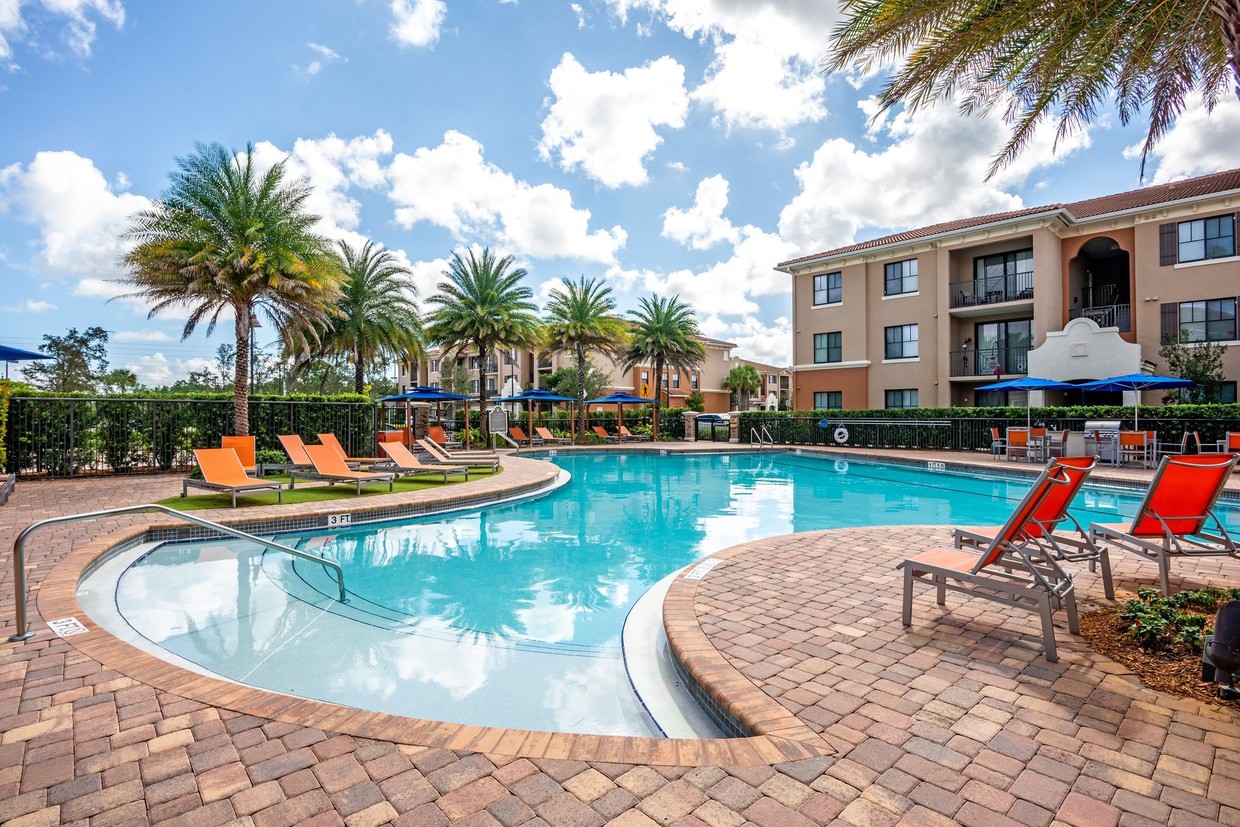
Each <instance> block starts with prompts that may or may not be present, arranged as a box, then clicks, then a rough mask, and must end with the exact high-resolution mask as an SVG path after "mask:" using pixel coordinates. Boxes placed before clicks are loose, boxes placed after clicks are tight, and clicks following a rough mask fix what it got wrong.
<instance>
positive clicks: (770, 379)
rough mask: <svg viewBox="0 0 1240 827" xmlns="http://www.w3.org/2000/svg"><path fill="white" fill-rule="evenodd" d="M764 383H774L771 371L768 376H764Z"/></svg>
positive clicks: (773, 375)
mask: <svg viewBox="0 0 1240 827" xmlns="http://www.w3.org/2000/svg"><path fill="white" fill-rule="evenodd" d="M766 383H767V384H768V385H774V384H775V374H773V373H772V374H770V375H768V376H767V377H766Z"/></svg>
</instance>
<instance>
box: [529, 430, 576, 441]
mask: <svg viewBox="0 0 1240 827" xmlns="http://www.w3.org/2000/svg"><path fill="white" fill-rule="evenodd" d="M534 433H536V434H538V436H539V437H540V438H541V439H542V441H543V442H550V443H555V444H558V445H567V444H568V443H569V442H571V441H572V440H570V439H569V438H568V437H566V436H556V435H555V434H553V433H551V431H550V430H548V429H547V428H535V429H534Z"/></svg>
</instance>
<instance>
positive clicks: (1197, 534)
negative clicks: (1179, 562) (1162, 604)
mask: <svg viewBox="0 0 1240 827" xmlns="http://www.w3.org/2000/svg"><path fill="white" fill-rule="evenodd" d="M1236 460H1237V457H1236V455H1235V454H1192V455H1188V456H1165V457H1163V458H1162V461H1161V462H1160V463H1159V464H1158V469H1157V470H1156V471H1155V472H1154V478H1153V479H1152V480H1150V490H1149V491H1147V492H1146V494H1145V500H1144V501H1143V502H1142V503H1141V507H1140V508H1139V509H1138V510H1137V515H1136V516H1135V517H1133V518H1132V524H1131V525H1129V526H1127V527H1125V526H1118V525H1105V524H1103V523H1094V524H1092V525H1090V527H1089V535H1090V537H1091V538H1092V539H1093V540H1094V541H1095V542H1097V541H1098V540H1099V539H1102V540H1104V541H1106V542H1109V543H1113V544H1114V545H1116V546H1119V547H1120V548H1122V549H1124V550H1125V551H1130V552H1132V553H1133V554H1136V555H1138V556H1140V557H1144V558H1146V559H1147V560H1153V561H1154V562H1156V563H1157V564H1158V580H1159V587H1160V588H1161V589H1162V593H1163V594H1170V590H1171V572H1170V569H1171V558H1172V557H1177V556H1178V557H1194V556H1208V555H1214V556H1220V557H1221V556H1230V557H1240V548H1238V547H1237V546H1236V543H1235V541H1234V540H1232V538H1231V537H1230V536H1229V535H1228V534H1227V530H1226V529H1224V528H1223V524H1222V523H1221V522H1219V519H1218V517H1216V516H1215V514H1214V511H1213V509H1214V503H1215V502H1217V501H1218V498H1219V495H1220V494H1222V493H1223V486H1224V485H1226V484H1227V479H1228V477H1229V476H1230V475H1231V472H1232V469H1233V468H1234V467H1235V465H1236Z"/></svg>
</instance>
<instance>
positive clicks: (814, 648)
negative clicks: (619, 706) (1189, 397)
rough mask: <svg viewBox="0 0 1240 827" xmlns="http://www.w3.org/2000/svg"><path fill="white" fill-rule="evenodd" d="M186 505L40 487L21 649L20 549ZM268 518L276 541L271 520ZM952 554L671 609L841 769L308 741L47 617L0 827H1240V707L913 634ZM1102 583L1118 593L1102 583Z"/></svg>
mask: <svg viewBox="0 0 1240 827" xmlns="http://www.w3.org/2000/svg"><path fill="white" fill-rule="evenodd" d="M945 458H948V459H952V460H956V459H960V458H959V457H958V456H954V455H948V456H947V457H945ZM538 465H540V464H538V463H532V462H531V463H522V462H519V461H510V462H509V463H508V468H509V470H506V472H505V474H502V475H500V477H498V478H496V479H502V478H504V477H505V476H508V475H509V474H513V475H514V476H509V477H508V482H509V483H513V482H520V479H521V475H522V474H529V475H536V474H538V473H543V472H541V471H537V470H535V469H536V468H537V467H538ZM522 466H527V467H525V468H524V469H523V468H522ZM479 484H492V483H491V481H490V480H484V481H479ZM177 490H179V485H178V483H177V482H176V481H175V479H174V478H171V477H135V478H129V479H124V480H117V479H109V480H66V481H49V482H23V483H19V485H18V487H17V490H16V491H15V493H14V495H13V497H12V499H11V500H10V502H9V504H8V505H7V506H5V507H3V508H0V565H3V566H4V570H5V572H6V574H5V575H4V580H3V581H2V582H3V586H0V598H2V600H0V613H2V614H3V626H2V627H0V630H2V631H3V634H4V636H5V637H7V636H8V634H9V633H10V632H11V630H12V611H13V589H12V586H13V581H12V575H11V573H9V572H10V570H11V560H10V558H9V551H10V548H11V545H12V542H13V539H14V536H15V535H16V532H17V531H18V530H19V529H20V528H21V527H22V526H24V525H26V524H28V523H30V522H32V521H34V520H37V519H40V518H42V517H45V516H53V515H57V514H66V513H74V512H78V511H84V510H90V509H94V508H104V507H109V506H115V505H122V504H129V503H139V502H149V501H152V500H154V499H159V498H162V497H166V496H169V495H170V494H172V493H175V492H176V491H177ZM462 490H464V489H462ZM397 496H400V495H397ZM376 502H377V500H371V499H368V500H367V502H366V505H367V506H372V505H374V504H375V503H376ZM331 505H332V510H340V508H341V507H342V506H341V504H340V503H332V504H331ZM245 511H246V514H245V516H246V518H252V517H253V516H255V512H258V511H259V509H246V510H245ZM262 511H264V512H265V511H268V509H262ZM225 514H226V512H211V513H210V515H211V516H212V517H221V516H224V515H225ZM150 521H151V518H143V517H138V518H125V519H112V520H109V521H106V522H98V523H93V524H82V525H76V526H68V527H57V528H53V529H51V530H48V531H47V532H46V533H45V534H40V535H39V540H38V541H37V542H36V543H35V547H34V548H33V553H32V559H31V560H30V561H29V574H28V577H29V579H30V581H31V584H32V587H33V588H34V589H35V590H36V592H37V589H38V587H39V586H40V585H41V584H42V583H43V581H44V579H45V578H46V577H47V575H48V573H49V571H50V570H51V569H52V568H53V567H54V566H55V565H56V564H57V563H59V562H60V561H62V560H65V559H66V558H68V557H70V556H71V554H72V553H73V552H74V550H75V549H76V550H79V551H80V550H81V549H83V548H84V547H86V546H87V545H88V544H90V543H92V542H94V541H96V540H97V539H98V538H100V537H103V536H106V535H111V534H114V533H116V532H118V531H120V530H122V529H124V528H125V527H126V525H133V524H137V523H139V522H141V523H145V522H150ZM947 536H948V532H947V530H946V529H943V528H941V527H933V528H925V527H922V528H918V527H902V528H899V529H882V530H875V529H864V530H862V529H850V530H839V531H828V532H818V533H814V534H805V535H796V536H793V537H790V538H779V539H775V540H763V541H758V542H755V543H750V544H747V545H745V546H741V547H736V548H733V549H729V550H728V551H726V552H723V553H721V554H718V555H715V556H717V557H721V558H725V562H724V563H723V564H722V565H720V566H718V567H717V568H715V569H714V570H713V571H711V572H710V574H709V575H708V576H707V577H706V578H705V579H704V580H702V581H685V580H680V581H677V583H676V584H675V585H674V586H673V588H672V591H671V592H670V593H669V597H668V601H667V603H666V606H665V619H666V621H667V625H668V627H669V635H671V636H673V637H674V642H675V643H676V644H677V645H680V646H682V647H691V646H695V645H697V643H698V642H699V641H702V640H704V641H706V642H707V643H708V644H709V654H711V655H712V656H713V657H715V658H717V659H718V661H719V667H718V668H717V669H713V670H708V671H710V672H711V680H713V681H715V682H717V683H718V684H719V686H721V687H725V688H726V687H732V686H738V685H739V683H743V684H744V689H745V693H738V694H737V695H736V696H735V697H736V698H737V705H738V707H744V709H742V710H740V711H741V712H744V711H745V710H756V713H755V716H756V717H754V718H751V719H753V720H758V719H762V718H763V717H764V716H769V715H773V714H774V713H772V712H771V711H770V710H768V709H767V708H766V707H764V706H763V705H762V704H761V703H756V702H755V700H754V698H755V694H756V691H755V689H754V687H757V688H758V690H757V691H760V692H761V693H764V694H762V695H760V696H758V697H759V700H762V699H765V700H766V702H767V703H768V704H769V706H771V707H777V708H778V712H779V714H783V715H791V716H795V718H796V719H797V721H798V722H799V724H800V725H801V726H803V727H804V728H805V730H806V731H807V732H809V733H811V734H812V735H813V736H814V737H815V738H817V739H820V740H821V741H822V742H825V743H826V744H829V745H831V747H833V748H834V750H833V751H834V754H833V755H831V754H827V755H819V756H818V757H813V758H808V759H804V760H798V761H788V762H780V763H773V764H766V763H763V762H761V761H746V762H744V764H745V765H744V766H741V765H738V764H736V763H729V762H727V761H724V762H719V761H712V760H711V756H712V755H716V756H717V755H718V753H715V752H712V751H710V750H708V749H706V748H704V747H702V746H701V745H702V744H710V743H711V742H662V744H665V745H666V747H667V748H666V749H657V750H656V749H648V750H645V751H644V752H643V751H638V752H634V753H632V754H616V755H614V759H615V760H609V761H599V760H590V761H585V760H574V758H573V755H574V753H575V752H580V753H581V754H587V753H590V752H591V751H592V750H593V751H597V747H598V744H599V743H600V742H599V740H598V739H591V738H590V737H589V736H578V737H577V738H576V739H572V740H569V741H565V742H564V743H565V744H566V745H567V746H566V750H567V751H566V752H565V753H564V755H562V756H557V757H546V756H547V755H548V754H549V753H548V750H547V749H546V743H545V742H544V744H543V747H542V748H540V749H533V747H532V745H530V744H525V745H524V747H525V751H524V752H523V746H522V745H521V744H517V745H515V746H513V747H511V748H509V747H507V746H506V747H505V748H504V749H496V748H495V746H499V745H498V744H496V745H495V746H493V747H489V748H488V749H489V750H490V751H483V752H478V751H469V750H462V749H445V748H444V747H443V746H442V745H441V742H442V739H441V738H440V739H437V738H435V737H433V734H432V733H429V732H428V735H427V737H425V738H424V740H423V741H422V742H420V743H419V742H417V740H418V739H417V738H397V739H394V740H375V739H371V738H363V737H359V736H357V735H351V734H342V733H341V732H340V731H339V729H337V730H333V729H331V728H323V727H312V726H306V725H304V724H301V723H296V722H293V721H290V720H289V718H291V717H292V718H295V717H296V715H295V714H292V713H291V712H288V710H294V706H295V705H294V704H291V703H290V704H289V705H287V709H273V710H272V714H270V715H254V714H247V713H246V712H245V711H244V710H243V709H242V708H240V707H243V706H244V705H245V700H244V698H243V697H242V695H243V694H244V692H245V690H241V691H240V692H238V694H237V697H238V699H239V700H238V703H236V704H234V703H230V702H227V701H223V702H218V703H210V704H209V703H203V702H201V701H199V700H195V699H193V698H192V697H190V696H191V695H193V694H195V692H196V687H197V686H198V683H197V681H196V680H195V679H194V678H192V677H190V678H184V679H183V681H184V686H185V693H184V694H178V693H177V692H171V691H167V690H164V689H158V688H156V687H155V686H153V685H151V684H149V683H144V682H141V681H138V680H135V679H134V678H132V677H130V676H128V675H126V674H123V673H122V671H121V670H120V669H117V668H116V664H113V663H101V662H100V661H98V660H96V659H94V658H91V657H89V656H87V655H86V654H83V653H82V652H81V651H79V650H78V648H76V647H75V646H74V645H73V644H74V643H75V641H81V640H82V639H83V638H89V637H94V636H95V635H97V634H100V633H92V634H91V635H86V636H82V637H80V638H76V639H75V638H70V639H67V640H61V639H59V638H56V637H54V636H52V635H51V634H50V633H49V632H48V630H47V628H46V625H45V624H44V623H43V622H42V621H41V620H40V619H39V617H38V615H37V608H38V607H37V606H36V604H35V602H34V601H33V600H32V604H31V608H32V613H33V614H34V615H35V628H36V630H37V631H38V632H39V634H38V636H37V637H36V638H35V639H34V640H33V641H30V642H27V643H19V644H10V643H7V642H6V643H2V644H0V822H4V823H6V824H7V823H11V824H18V825H43V824H62V823H63V824H81V825H107V824H123V825H129V824H145V823H166V824H187V825H214V824H229V823H236V824H253V825H257V826H258V827H267V825H291V824H311V825H319V824H323V825H326V824H337V825H338V824H348V825H381V824H385V823H389V822H390V823H394V824H398V825H423V824H425V825H446V824H464V825H496V824H498V825H504V827H511V825H519V824H529V825H542V824H549V825H594V824H604V823H615V824H621V825H649V824H662V825H667V824H677V825H683V827H691V826H692V827H697V826H698V825H710V827H724V826H725V825H729V826H730V825H740V824H744V823H751V824H758V825H763V827H776V826H777V825H812V824H849V825H870V824H873V825H884V824H897V823H907V824H939V823H943V824H947V823H961V824H970V825H971V824H977V825H1001V824H1026V825H1049V824H1056V823H1058V824H1069V825H1079V826H1080V827H1084V826H1085V825H1090V826H1091V827H1092V825H1108V824H1111V825H1114V824H1122V825H1140V824H1174V825H1181V824H1183V825H1193V824H1213V823H1224V824H1240V714H1237V711H1236V710H1235V709H1222V708H1219V707H1216V706H1210V705H1205V704H1200V703H1198V702H1195V701H1183V700H1178V699H1174V698H1171V697H1169V696H1166V695H1163V694H1161V693H1156V692H1153V691H1150V690H1147V689H1144V688H1142V687H1141V686H1140V685H1139V684H1137V683H1135V682H1134V681H1133V680H1132V679H1131V677H1130V676H1128V675H1127V674H1126V672H1125V670H1124V669H1123V668H1122V667H1120V666H1118V665H1116V664H1114V663H1113V662H1110V661H1108V660H1107V659H1105V658H1102V657H1100V656H1098V655H1096V654H1094V653H1093V652H1092V650H1090V649H1089V648H1088V647H1087V646H1086V645H1085V644H1084V643H1083V641H1080V640H1078V639H1074V638H1072V637H1071V636H1070V635H1068V634H1067V632H1066V631H1065V630H1063V629H1062V628H1061V629H1060V630H1059V641H1060V660H1059V662H1058V663H1057V664H1051V663H1048V662H1047V661H1046V660H1045V659H1044V658H1043V657H1042V652H1041V646H1040V643H1039V636H1038V632H1037V624H1036V621H1035V620H1034V619H1033V618H1032V617H1031V616H1028V615H1023V614H1020V613H1013V612H1011V611H1010V610H1006V609H1004V608H1003V607H999V606H996V605H995V604H991V603H986V602H982V601H963V600H961V599H959V598H955V597H949V598H948V600H949V602H948V611H943V610H941V609H939V608H938V607H936V606H935V605H934V602H933V598H932V597H930V596H929V594H928V593H926V592H922V593H919V595H918V598H917V602H916V611H915V615H914V625H913V627H912V628H911V629H908V630H906V629H904V627H902V626H901V625H900V622H899V592H900V582H899V578H898V577H897V572H896V571H895V570H894V565H895V563H896V562H897V561H898V560H901V559H903V558H904V557H905V556H908V555H910V554H912V553H914V552H916V551H917V550H918V549H921V548H925V547H929V546H932V545H935V544H941V543H943V542H944V540H945V539H946V538H947ZM1112 558H1113V563H1114V565H1115V570H1116V585H1117V588H1118V589H1119V590H1121V591H1128V592H1131V591H1133V590H1135V588H1136V586H1137V585H1144V584H1146V583H1149V582H1152V581H1153V579H1154V577H1155V572H1154V571H1153V568H1152V567H1149V566H1147V565H1146V564H1145V563H1141V562H1138V561H1137V560H1136V558H1134V557H1131V556H1127V555H1122V554H1120V553H1113V555H1112ZM1175 572H1176V574H1177V575H1178V576H1179V577H1181V578H1182V579H1183V581H1184V582H1185V583H1187V584H1192V585H1197V584H1204V583H1205V582H1220V583H1221V582H1226V583H1229V584H1232V585H1234V584H1236V583H1240V563H1238V562H1237V561H1234V560H1228V561H1220V560H1219V559H1218V558H1210V559H1208V560H1206V561H1203V565H1201V566H1200V567H1193V566H1191V565H1189V564H1185V563H1177V564H1176V568H1175ZM1078 583H1079V586H1080V589H1081V591H1082V592H1083V593H1084V594H1086V595H1089V596H1092V597H1096V596H1099V595H1100V592H1101V587H1100V585H1099V584H1098V583H1096V580H1095V577H1094V575H1091V574H1090V573H1088V572H1087V571H1084V570H1083V569H1082V570H1080V572H1079V579H1078ZM50 602H52V601H50V600H49V603H50ZM166 669H168V670H171V667H167V668H166ZM171 671H174V672H175V671H179V670H171ZM741 676H743V678H742V677H741ZM160 678H161V679H160V680H159V681H158V682H159V683H160V684H161V685H162V684H163V683H164V681H163V676H162V675H161V676H160ZM738 682H739V683H738ZM708 688H710V687H709V686H708ZM727 697H728V696H727V694H726V691H725V693H724V698H725V699H726V698H727ZM294 711H295V710H294ZM343 714H344V715H346V717H347V713H343ZM357 715H358V716H360V717H365V716H367V715H370V714H369V713H357ZM372 717H373V716H372ZM385 717H386V716H385ZM399 720H400V719H397V723H399ZM419 732H421V731H419ZM419 737H420V736H419ZM633 740H634V742H643V741H644V740H646V739H633ZM396 741H400V742H401V743H397V742H396ZM828 751H830V750H828ZM639 753H640V758H641V760H635V756H637V755H638V754H639ZM530 754H538V755H542V756H544V757H536V758H530V757H528V756H529V755H530ZM678 762H683V763H678Z"/></svg>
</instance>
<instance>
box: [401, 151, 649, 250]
mask: <svg viewBox="0 0 1240 827" xmlns="http://www.w3.org/2000/svg"><path fill="white" fill-rule="evenodd" d="M388 175H389V176H390V180H391V184H392V187H391V191H390V197H391V199H392V200H393V201H394V202H395V203H396V207H397V208H396V221H397V223H398V224H400V225H401V226H403V227H405V228H409V227H412V226H413V225H414V224H416V223H418V222H419V221H426V222H428V223H431V224H435V225H437V226H440V227H443V228H445V229H447V230H448V231H450V232H451V233H453V234H454V235H455V236H457V237H458V238H462V239H463V238H465V237H466V236H470V237H473V236H479V235H481V236H485V237H488V238H489V240H490V241H491V242H494V243H493V244H492V246H504V247H506V248H509V249H510V250H511V252H513V253H515V254H518V255H524V256H530V257H533V258H574V259H581V260H585V261H596V262H601V263H604V264H610V263H613V262H614V261H615V258H616V251H617V250H619V249H620V248H621V247H623V246H624V243H625V241H626V240H627V237H628V236H627V234H626V233H625V231H624V229H623V228H622V227H620V226H619V225H616V226H614V227H612V228H611V229H610V230H602V229H600V230H594V231H593V232H591V231H590V229H589V224H590V211H589V210H585V209H578V208H575V207H573V198H572V194H571V193H569V192H568V190H564V189H560V188H559V187H555V186H552V185H550V184H529V183H527V182H525V181H519V180H517V179H516V178H514V177H513V176H512V175H511V174H510V173H507V172H505V171H503V170H501V169H500V168H499V167H497V166H495V165H494V164H492V163H490V162H488V161H486V160H485V159H484V158H483V149H482V145H481V144H480V143H478V142H477V141H475V140H474V139H473V138H470V137H469V136H468V135H463V134H461V133H460V132H456V131H449V132H447V133H446V134H445V135H444V139H443V143H442V144H440V145H439V146H437V147H433V148H427V147H421V148H419V149H418V150H416V151H415V152H414V153H413V154H412V155H408V154H405V153H398V154H397V155H396V157H395V158H394V159H393V161H392V164H391V166H390V167H389V168H388Z"/></svg>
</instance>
